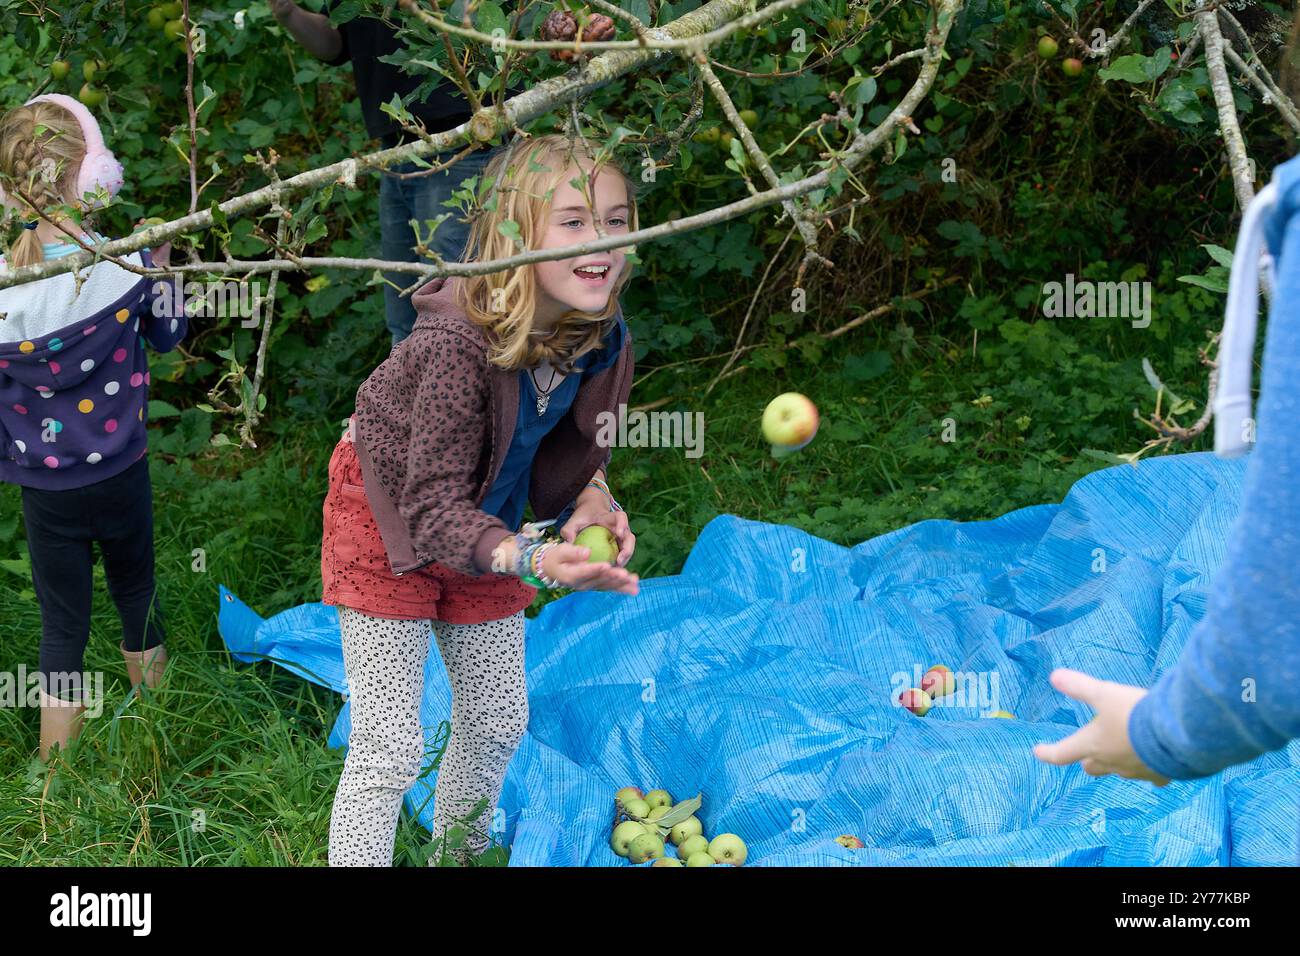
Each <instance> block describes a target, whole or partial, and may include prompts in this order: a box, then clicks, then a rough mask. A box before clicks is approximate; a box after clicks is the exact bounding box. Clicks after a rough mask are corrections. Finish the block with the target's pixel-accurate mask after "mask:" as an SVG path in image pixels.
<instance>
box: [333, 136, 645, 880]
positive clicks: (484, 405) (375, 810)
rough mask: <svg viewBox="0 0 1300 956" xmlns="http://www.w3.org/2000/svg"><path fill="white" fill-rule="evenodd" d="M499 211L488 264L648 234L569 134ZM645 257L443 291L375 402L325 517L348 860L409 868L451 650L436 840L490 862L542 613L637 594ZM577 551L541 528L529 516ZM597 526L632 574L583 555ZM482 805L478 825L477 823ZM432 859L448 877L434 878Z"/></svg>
mask: <svg viewBox="0 0 1300 956" xmlns="http://www.w3.org/2000/svg"><path fill="white" fill-rule="evenodd" d="M485 181H487V182H491V183H492V184H493V185H492V198H491V199H489V200H488V201H487V202H485V203H484V208H483V210H482V212H481V213H480V214H479V215H478V216H477V218H476V219H475V221H474V223H473V225H472V227H471V230H470V240H469V246H468V248H469V249H470V250H471V252H470V255H471V256H472V257H474V258H476V259H478V260H480V261H485V260H494V259H499V258H504V257H506V256H509V255H513V254H515V253H516V252H518V251H519V248H520V247H522V248H524V249H530V250H532V249H553V248H559V247H563V246H569V245H574V244H577V243H579V242H583V241H588V240H593V239H596V238H597V237H598V231H597V228H598V226H599V227H600V229H601V230H602V231H603V232H604V233H606V234H608V235H617V234H619V233H626V232H629V231H633V230H635V229H636V228H637V225H636V224H637V214H636V199H635V196H634V192H633V187H632V183H631V182H630V181H629V179H628V178H627V177H626V175H624V173H623V172H622V171H621V170H620V169H618V168H617V166H615V165H613V164H611V163H608V162H603V161H602V159H601V157H599V156H597V155H593V154H592V153H591V152H589V151H587V150H586V149H584V148H583V147H582V146H578V145H575V144H574V143H572V142H570V141H569V140H567V139H565V138H563V137H560V136H541V137H537V138H534V139H527V140H523V141H521V142H520V141H517V142H515V143H513V144H512V145H511V146H510V147H509V148H507V149H505V150H503V151H502V152H501V153H499V154H498V155H497V156H496V157H494V158H493V160H492V162H491V163H490V164H489V166H488V167H487V170H486V171H485ZM630 277H631V274H630V271H629V267H628V263H627V259H626V250H625V249H614V250H607V251H603V252H593V253H589V254H580V255H577V256H573V257H569V258H565V259H559V260H553V261H549V262H541V263H536V264H531V265H525V266H522V267H519V268H515V269H511V270H508V271H504V272H495V273H490V274H486V275H477V276H473V277H469V278H464V277H452V278H446V279H443V278H440V279H434V280H432V281H431V282H429V283H428V284H426V285H425V286H423V287H422V288H421V289H420V290H419V291H418V292H417V293H416V294H415V295H414V305H415V308H416V310H417V313H418V318H417V320H416V323H415V327H414V330H413V332H412V334H411V335H410V337H409V338H407V339H405V340H404V341H403V342H402V343H400V344H399V345H398V346H397V347H396V348H395V349H394V350H393V352H392V354H391V355H390V356H389V358H388V359H387V360H386V361H385V362H384V363H383V364H382V365H380V366H379V367H378V368H377V369H376V370H375V371H374V372H373V373H372V374H371V375H370V377H369V378H368V379H367V380H366V381H365V383H364V384H363V385H362V386H361V388H360V389H359V390H358V392H357V400H356V410H355V412H354V414H353V416H352V419H351V421H350V424H349V428H348V430H347V432H346V433H345V434H344V436H343V438H342V440H340V442H339V443H338V446H337V447H336V448H335V450H334V453H333V456H332V458H331V461H330V468H329V490H328V493H327V495H326V499H325V505H324V538H323V544H322V552H321V572H322V578H323V584H324V601H325V602H326V603H328V604H334V605H336V606H338V609H339V621H340V626H341V629H342V640H343V658H344V664H345V669H346V673H347V680H348V689H349V699H350V702H351V720H352V729H351V735H350V739H349V749H348V754H347V758H346V761H345V763H344V768H343V774H342V778H341V779H340V781H339V787H338V792H337V794H336V796H335V801H334V811H333V817H332V819H331V826H330V848H329V860H330V864H331V865H335V866H339V865H369V866H389V865H391V863H392V855H393V841H394V837H395V830H396V824H397V816H398V811H399V808H400V805H401V801H402V797H403V795H404V794H405V792H406V791H407V790H408V789H409V788H410V786H411V785H412V783H413V782H414V781H415V779H416V777H417V775H418V774H419V772H420V764H421V757H422V756H423V753H424V728H423V727H422V726H421V724H420V716H419V708H420V700H421V697H422V692H423V675H424V664H425V659H426V658H427V656H428V652H429V644H430V638H431V636H432V638H433V639H434V640H436V641H437V644H438V650H439V652H440V653H441V656H442V662H443V664H444V665H445V667H446V669H447V674H448V677H449V680H450V685H451V691H452V706H451V738H450V741H449V743H448V746H447V750H446V753H445V755H444V756H443V758H442V762H441V765H440V767H439V774H438V783H437V788H436V793H435V799H434V836H435V838H440V837H442V836H443V835H445V834H446V832H447V829H448V827H449V825H452V824H455V823H461V824H462V825H466V826H467V828H468V831H469V840H468V842H467V844H466V846H465V848H464V852H462V853H461V856H460V859H459V862H461V863H465V862H467V861H468V856H469V855H470V854H477V853H480V852H482V851H483V850H484V849H486V847H487V841H488V837H487V833H488V830H489V822H490V820H491V818H492V814H493V811H494V809H495V806H496V801H497V799H498V797H499V795H500V791H501V785H502V782H503V781H504V778H505V773H506V768H507V765H508V763H509V761H510V758H511V756H512V755H513V754H514V752H515V749H516V748H517V746H518V744H519V741H520V740H521V738H522V736H523V733H524V730H525V729H526V728H527V725H528V694H527V686H526V681H525V673H524V640H523V638H524V609H525V608H526V607H528V605H529V604H531V603H532V600H533V597H534V596H535V594H536V593H537V588H539V587H557V586H563V587H567V588H574V589H598V590H610V591H618V592H620V593H623V594H632V595H634V594H636V593H637V588H638V580H637V576H636V575H634V574H631V573H630V572H628V571H627V569H626V568H625V565H626V564H627V561H628V559H629V558H630V557H631V556H632V553H633V549H634V547H635V536H634V535H633V534H632V532H631V530H630V529H629V527H628V521H627V517H626V514H625V513H624V511H623V509H622V508H621V506H620V505H619V504H618V502H617V501H615V499H614V497H613V495H612V494H611V493H610V490H609V486H608V484H607V483H606V480H605V479H606V474H607V469H608V466H609V460H610V449H609V447H608V444H607V443H602V441H601V440H600V434H599V433H600V432H601V429H602V425H603V424H605V423H606V422H607V419H606V417H605V416H606V415H617V414H618V411H619V406H620V405H625V404H626V402H627V398H628V393H629V391H630V389H631V382H632V367H633V363H632V338H631V335H630V334H629V332H628V329H627V326H626V323H625V322H624V320H623V316H622V312H621V310H620V308H619V302H618V296H619V294H620V293H621V292H622V290H623V289H624V288H625V287H626V286H627V283H628V281H629V279H630ZM529 503H531V505H532V509H533V513H534V518H535V520H536V521H537V522H545V521H553V522H554V524H555V526H556V527H558V529H559V533H560V537H561V539H562V540H561V541H559V542H549V541H545V540H543V539H541V538H539V537H536V536H535V534H534V533H533V532H534V531H535V529H534V528H532V527H527V528H525V527H523V517H524V507H525V504H529ZM590 525H603V526H604V527H606V528H607V529H609V531H610V533H611V534H612V535H613V536H614V538H615V540H616V541H617V545H618V551H617V556H616V558H615V561H614V562H613V563H607V564H597V563H591V562H588V561H587V558H588V557H589V556H590V549H588V548H584V547H579V546H577V545H575V544H573V543H572V542H573V540H574V537H575V536H576V535H577V533H578V532H579V531H581V530H582V529H583V528H585V527H588V526H590ZM476 805H477V806H479V807H481V809H480V810H479V811H478V812H477V813H475V812H474V809H475V807H476ZM431 862H432V861H431Z"/></svg>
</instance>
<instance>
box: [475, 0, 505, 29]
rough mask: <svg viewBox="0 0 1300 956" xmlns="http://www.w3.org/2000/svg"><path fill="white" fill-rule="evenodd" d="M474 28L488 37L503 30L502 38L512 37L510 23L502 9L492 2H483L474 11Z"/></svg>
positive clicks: (486, 0)
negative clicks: (494, 31) (493, 32)
mask: <svg viewBox="0 0 1300 956" xmlns="http://www.w3.org/2000/svg"><path fill="white" fill-rule="evenodd" d="M474 26H475V27H476V28H477V29H478V31H479V32H480V33H486V34H487V35H488V36H491V35H492V31H493V30H497V29H499V30H501V33H502V36H507V37H508V36H510V22H509V21H508V20H507V19H506V15H505V13H504V12H502V10H501V7H500V6H499V5H498V4H496V3H493V2H492V0H481V2H480V3H479V4H478V6H477V7H476V8H475V9H474Z"/></svg>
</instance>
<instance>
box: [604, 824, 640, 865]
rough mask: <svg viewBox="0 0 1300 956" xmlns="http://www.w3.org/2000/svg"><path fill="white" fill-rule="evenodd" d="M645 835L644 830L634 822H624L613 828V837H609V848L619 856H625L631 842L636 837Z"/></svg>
mask: <svg viewBox="0 0 1300 956" xmlns="http://www.w3.org/2000/svg"><path fill="white" fill-rule="evenodd" d="M645 835H646V828H645V827H643V826H642V825H641V824H639V823H637V822H636V821H635V820H624V821H623V822H622V823H620V824H619V825H618V826H616V827H614V835H613V836H612V837H610V840H609V847H610V849H611V850H613V851H614V852H615V853H617V854H618V855H619V856H627V855H628V852H629V850H630V849H631V846H632V841H633V840H635V839H636V838H637V837H642V836H645Z"/></svg>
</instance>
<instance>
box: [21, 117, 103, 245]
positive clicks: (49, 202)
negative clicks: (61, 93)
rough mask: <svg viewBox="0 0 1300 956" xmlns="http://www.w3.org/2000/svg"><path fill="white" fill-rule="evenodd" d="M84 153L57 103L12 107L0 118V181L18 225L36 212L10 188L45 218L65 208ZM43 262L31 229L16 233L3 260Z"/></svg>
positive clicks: (76, 126) (74, 125)
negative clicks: (55, 209)
mask: <svg viewBox="0 0 1300 956" xmlns="http://www.w3.org/2000/svg"><path fill="white" fill-rule="evenodd" d="M85 155H86V140H85V137H83V136H82V133H81V124H80V123H78V122H77V118H76V117H75V116H73V115H72V114H71V113H69V112H68V111H67V110H65V109H64V108H63V107H62V106H60V105H59V104H58V103H50V102H48V101H41V102H39V103H32V104H30V105H25V106H18V107H15V108H14V109H11V110H9V112H7V113H5V114H4V116H2V117H0V183H2V184H3V186H4V191H5V196H6V198H7V199H8V201H9V203H10V204H11V205H13V206H15V207H17V209H18V216H19V217H20V218H21V219H23V220H24V221H29V222H30V221H31V220H33V219H36V218H38V217H37V215H36V209H34V208H33V207H32V206H30V205H29V204H28V203H27V202H25V201H24V200H22V199H20V198H19V197H18V194H17V192H16V190H17V189H21V190H22V191H23V192H24V193H26V194H27V195H28V196H30V197H32V199H33V200H34V201H35V203H36V208H37V209H40V210H41V211H42V212H46V214H47V215H48V214H49V213H48V212H47V210H48V209H49V208H50V207H51V206H59V205H64V204H69V205H70V204H71V198H70V197H71V196H72V195H73V194H74V193H75V191H76V183H77V175H78V173H80V171H81V161H82V159H83V158H85ZM44 259H45V252H44V250H43V249H42V248H41V240H40V239H39V238H38V237H37V235H36V230H35V229H22V230H20V234H19V236H18V238H17V239H16V240H14V242H13V245H11V246H10V247H9V252H8V255H7V256H6V260H7V262H8V264H9V266H10V267H11V268H15V269H16V268H20V267H22V266H27V265H31V264H32V263H33V262H42V261H44Z"/></svg>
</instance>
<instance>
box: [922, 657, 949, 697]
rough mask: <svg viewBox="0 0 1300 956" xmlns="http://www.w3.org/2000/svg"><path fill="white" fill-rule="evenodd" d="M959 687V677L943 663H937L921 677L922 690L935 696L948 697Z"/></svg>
mask: <svg viewBox="0 0 1300 956" xmlns="http://www.w3.org/2000/svg"><path fill="white" fill-rule="evenodd" d="M956 689H957V678H956V676H955V675H954V674H953V672H952V671H950V670H948V668H946V667H944V666H943V665H942V664H935V665H934V666H933V667H931V668H930V669H929V670H928V671H926V672H925V676H923V677H922V678H921V690H923V691H925V692H926V693H927V694H929V695H930V698H931V699H934V698H935V697H946V696H947V695H949V694H951V693H952V692H953V691H954V690H956Z"/></svg>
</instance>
